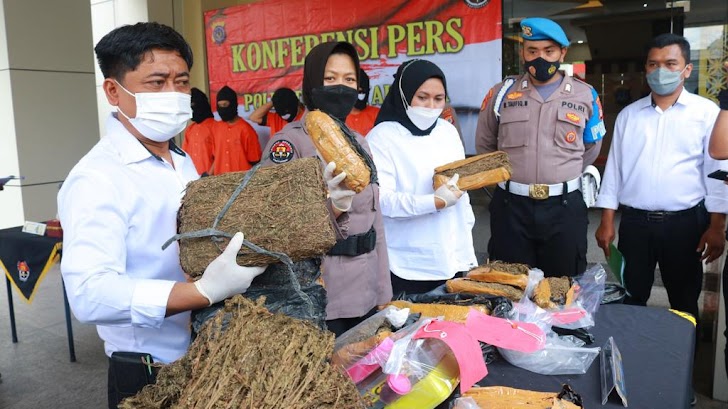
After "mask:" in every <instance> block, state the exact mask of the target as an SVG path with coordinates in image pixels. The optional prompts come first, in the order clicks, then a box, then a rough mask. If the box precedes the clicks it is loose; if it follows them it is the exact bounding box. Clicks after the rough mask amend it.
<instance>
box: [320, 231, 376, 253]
mask: <svg viewBox="0 0 728 409" xmlns="http://www.w3.org/2000/svg"><path fill="white" fill-rule="evenodd" d="M376 245H377V231H376V230H374V226H372V227H371V228H370V229H369V231H368V232H366V233H361V234H355V235H353V236H349V237H348V238H346V240H337V241H336V244H335V245H334V247H332V248H331V250H329V252H328V254H329V255H330V256H358V255H360V254H366V253H369V252H370V251H372V250H374V247H375V246H376Z"/></svg>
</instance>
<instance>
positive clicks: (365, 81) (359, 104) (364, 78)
mask: <svg viewBox="0 0 728 409" xmlns="http://www.w3.org/2000/svg"><path fill="white" fill-rule="evenodd" d="M362 94H363V95H362ZM368 101H369V76H368V75H367V73H366V72H365V71H364V70H363V69H361V68H359V96H358V97H357V99H356V103H355V104H354V108H356V109H358V110H360V111H361V110H363V109H364V108H366V107H367V102H368Z"/></svg>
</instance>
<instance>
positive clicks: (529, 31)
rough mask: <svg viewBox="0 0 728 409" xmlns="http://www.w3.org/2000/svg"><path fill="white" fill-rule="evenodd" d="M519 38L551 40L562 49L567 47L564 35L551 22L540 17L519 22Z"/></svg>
mask: <svg viewBox="0 0 728 409" xmlns="http://www.w3.org/2000/svg"><path fill="white" fill-rule="evenodd" d="M521 37H522V38H523V39H524V40H532V41H539V40H551V41H554V42H556V43H558V44H559V45H561V46H562V47H568V46H569V39H568V38H566V33H564V30H563V29H562V28H561V26H560V25H558V24H557V23H556V22H554V21H553V20H549V19H547V18H542V17H529V18H526V19H523V20H522V21H521Z"/></svg>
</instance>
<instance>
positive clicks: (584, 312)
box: [514, 264, 607, 329]
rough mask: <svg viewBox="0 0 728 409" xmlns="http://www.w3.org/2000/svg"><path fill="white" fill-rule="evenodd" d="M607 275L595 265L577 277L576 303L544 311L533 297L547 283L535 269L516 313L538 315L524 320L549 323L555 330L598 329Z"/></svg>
mask: <svg viewBox="0 0 728 409" xmlns="http://www.w3.org/2000/svg"><path fill="white" fill-rule="evenodd" d="M606 277H607V272H606V270H604V267H603V266H602V265H601V264H595V265H594V266H592V267H590V268H589V269H587V270H586V271H585V272H584V274H582V275H579V276H576V277H574V279H573V281H574V283H573V285H574V286H575V297H574V301H573V303H572V304H571V305H569V306H561V307H558V308H553V309H548V310H544V309H542V308H541V307H539V306H537V305H536V304H535V303H534V302H533V301H532V297H533V293H534V290H535V288H536V285H537V284H538V282H540V281H541V280H542V279H543V272H542V271H541V270H538V269H533V270H531V271H530V272H529V274H528V281H529V283H528V287H527V288H526V291H525V295H524V297H523V299H521V301H519V302H518V303H516V304H515V305H514V309H517V310H519V311H520V312H521V314H522V315H536V316H537V317H536V318H535V320H534V319H522V321H527V322H535V321H536V320H537V321H546V323H547V324H548V325H549V326H551V325H553V326H557V327H561V328H567V329H578V328H589V327H593V326H594V314H595V313H596V311H597V309H598V308H599V305H601V302H602V298H603V296H604V284H605V281H606ZM541 311H546V312H547V313H548V315H549V316H550V318H548V319H547V318H546V317H545V316H544V314H543V313H542V312H541Z"/></svg>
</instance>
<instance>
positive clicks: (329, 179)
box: [324, 162, 356, 212]
mask: <svg viewBox="0 0 728 409" xmlns="http://www.w3.org/2000/svg"><path fill="white" fill-rule="evenodd" d="M334 169H336V163H334V162H329V164H328V165H326V168H324V181H325V182H326V185H328V187H329V197H330V198H331V205H333V206H334V208H336V209H337V210H339V211H341V212H348V211H349V210H350V209H351V202H352V200H354V195H355V194H356V192H355V191H353V190H351V189H347V188H346V186H342V184H341V182H343V181H344V178H346V172H341V173H339V174H338V175H336V176H334Z"/></svg>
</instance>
